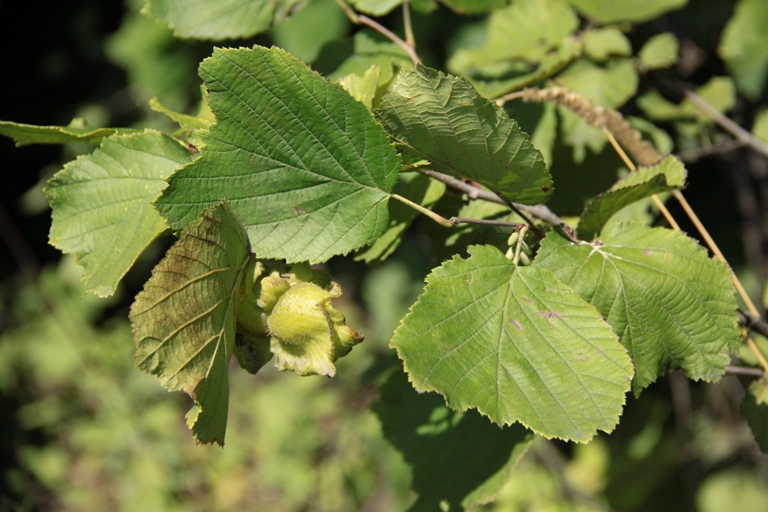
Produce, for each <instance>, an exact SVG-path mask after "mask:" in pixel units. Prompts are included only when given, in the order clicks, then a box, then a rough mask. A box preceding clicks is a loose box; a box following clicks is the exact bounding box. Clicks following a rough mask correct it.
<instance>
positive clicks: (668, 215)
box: [603, 127, 680, 231]
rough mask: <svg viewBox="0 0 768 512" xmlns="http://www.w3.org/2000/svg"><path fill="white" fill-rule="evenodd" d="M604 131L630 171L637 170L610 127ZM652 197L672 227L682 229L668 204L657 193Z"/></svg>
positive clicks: (677, 229)
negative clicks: (609, 129) (610, 130)
mask: <svg viewBox="0 0 768 512" xmlns="http://www.w3.org/2000/svg"><path fill="white" fill-rule="evenodd" d="M603 133H604V134H605V136H606V137H607V138H608V142H610V143H611V146H613V149H614V150H615V151H616V153H618V154H619V157H620V158H621V159H622V160H623V161H624V164H625V165H626V166H627V167H628V168H629V171H630V172H635V169H636V168H635V164H633V163H632V160H630V159H629V157H628V156H627V154H626V153H625V152H624V150H623V149H622V148H621V146H620V145H619V143H618V142H617V141H616V138H615V137H614V136H613V134H612V133H611V132H609V131H608V129H607V128H605V127H603ZM651 198H652V199H653V202H654V204H655V205H656V208H658V209H659V211H660V212H661V214H662V215H663V216H664V218H665V219H667V222H668V223H669V225H670V226H671V227H672V229H674V230H675V231H680V225H679V224H678V223H677V221H676V220H675V218H674V217H673V216H672V214H671V213H670V212H669V210H668V209H667V206H666V205H665V204H664V202H663V201H662V200H661V199H660V198H659V196H658V195H656V194H653V195H652V196H651Z"/></svg>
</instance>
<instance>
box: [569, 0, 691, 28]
mask: <svg viewBox="0 0 768 512" xmlns="http://www.w3.org/2000/svg"><path fill="white" fill-rule="evenodd" d="M568 1H569V2H570V3H571V4H572V5H573V6H575V7H576V8H577V9H579V10H580V11H582V12H583V13H584V14H585V15H586V16H588V17H589V18H592V19H593V20H595V21H597V22H598V23H616V22H619V21H631V22H635V23H638V22H643V21H649V20H652V19H653V18H656V17H658V16H660V15H662V14H664V13H665V12H668V11H672V10H675V9H680V8H681V7H683V6H684V5H685V4H687V3H688V0H621V1H618V2H617V1H616V0H568Z"/></svg>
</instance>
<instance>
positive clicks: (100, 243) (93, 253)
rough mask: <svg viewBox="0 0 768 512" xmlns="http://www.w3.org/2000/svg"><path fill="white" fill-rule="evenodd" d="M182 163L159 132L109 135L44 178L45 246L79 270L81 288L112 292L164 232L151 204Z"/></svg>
mask: <svg viewBox="0 0 768 512" xmlns="http://www.w3.org/2000/svg"><path fill="white" fill-rule="evenodd" d="M189 161H190V155H189V151H187V150H186V149H185V148H184V147H183V146H182V145H181V144H179V143H178V142H176V141H175V140H173V139H171V138H170V137H168V136H166V135H163V134H160V133H158V132H153V131H146V132H144V133H140V134H135V135H113V136H111V137H109V138H107V139H105V140H104V141H103V142H102V143H101V146H99V148H98V149H97V150H96V151H94V152H93V153H91V154H89V155H83V156H80V157H78V158H77V160H75V161H73V162H69V163H68V164H67V165H65V166H64V169H63V170H61V171H60V172H58V173H57V174H56V175H55V176H54V177H53V178H51V180H50V181H49V182H48V188H47V189H46V191H45V193H46V195H47V197H48V201H49V203H50V205H51V209H52V210H53V213H52V217H53V223H52V225H51V234H50V242H51V244H52V245H53V246H55V247H56V248H58V249H60V250H61V251H62V252H64V253H67V254H73V255H74V256H75V258H76V260H77V263H78V264H80V265H82V267H83V268H84V269H85V274H84V277H83V279H84V282H85V286H86V289H87V290H88V291H93V292H94V293H96V294H97V295H99V296H101V297H106V296H108V295H112V294H113V293H115V288H116V287H117V284H118V283H119V282H120V279H122V277H123V276H124V275H125V273H126V272H128V269H130V268H131V266H133V263H134V262H135V261H136V258H138V257H139V254H141V252H142V251H143V250H144V249H145V248H146V247H147V245H149V243H150V242H152V240H154V239H155V238H156V237H157V235H159V234H160V233H161V232H163V231H164V230H166V229H167V227H168V226H167V224H166V223H165V220H163V218H162V217H161V216H160V214H159V213H157V211H156V210H155V208H154V207H153V206H152V204H151V203H152V201H153V200H155V199H156V198H157V197H158V196H159V195H160V193H161V192H162V190H163V189H164V188H165V187H166V186H167V183H166V181H165V179H166V178H167V177H168V176H169V175H170V174H171V173H172V172H173V171H175V170H176V169H177V168H179V167H181V166H182V165H184V164H186V163H188V162H189Z"/></svg>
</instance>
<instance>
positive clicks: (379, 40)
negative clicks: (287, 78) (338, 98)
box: [327, 29, 413, 91]
mask: <svg viewBox="0 0 768 512" xmlns="http://www.w3.org/2000/svg"><path fill="white" fill-rule="evenodd" d="M329 46H330V45H329ZM331 50H333V48H331ZM371 66H379V67H380V68H381V78H380V79H379V91H381V88H382V87H386V86H387V85H389V83H390V82H391V81H392V80H393V79H394V78H395V69H394V68H395V67H411V66H413V63H412V62H411V59H410V58H409V57H408V54H407V53H405V51H404V50H403V49H402V48H400V47H399V46H397V45H396V44H394V43H393V42H391V41H388V40H386V39H384V36H382V35H380V34H378V33H376V32H373V31H371V30H368V29H365V30H361V31H359V32H358V33H356V34H355V36H354V38H353V50H352V55H350V56H349V57H348V58H347V59H346V60H344V62H342V63H341V65H339V67H338V68H337V69H335V70H334V71H333V72H332V73H328V74H327V77H328V79H329V80H338V79H339V78H342V77H345V76H347V75H351V74H355V75H358V76H363V75H365V73H366V72H367V71H368V69H370V67H371Z"/></svg>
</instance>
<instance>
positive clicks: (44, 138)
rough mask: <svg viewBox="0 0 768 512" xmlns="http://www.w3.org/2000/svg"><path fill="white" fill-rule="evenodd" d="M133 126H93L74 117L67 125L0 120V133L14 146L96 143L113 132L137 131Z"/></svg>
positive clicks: (126, 132) (127, 132)
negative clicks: (10, 140) (9, 139)
mask: <svg viewBox="0 0 768 512" xmlns="http://www.w3.org/2000/svg"><path fill="white" fill-rule="evenodd" d="M140 131H141V130H136V129H133V128H93V127H90V126H88V123H86V121H85V119H83V118H80V117H76V118H75V119H73V120H72V122H71V123H69V124H68V125H67V126H38V125H34V124H23V123H14V122H13V121H0V135H4V136H6V137H10V138H12V139H13V141H14V142H15V143H16V147H20V146H26V145H28V144H69V143H72V142H90V143H92V144H96V143H98V142H99V141H101V140H102V139H104V138H106V137H109V136H110V135H113V134H115V133H122V134H129V133H138V132H140Z"/></svg>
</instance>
